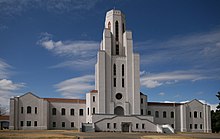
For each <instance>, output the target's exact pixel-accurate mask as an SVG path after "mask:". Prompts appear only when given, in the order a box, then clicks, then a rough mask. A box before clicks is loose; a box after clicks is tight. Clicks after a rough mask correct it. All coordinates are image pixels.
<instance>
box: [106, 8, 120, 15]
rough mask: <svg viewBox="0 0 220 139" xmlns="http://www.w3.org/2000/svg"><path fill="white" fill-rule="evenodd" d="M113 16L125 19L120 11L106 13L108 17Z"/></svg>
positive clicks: (113, 10)
mask: <svg viewBox="0 0 220 139" xmlns="http://www.w3.org/2000/svg"><path fill="white" fill-rule="evenodd" d="M112 15H118V16H123V17H124V14H123V13H122V12H121V11H120V10H115V9H112V10H110V11H108V12H107V13H106V17H108V16H112Z"/></svg>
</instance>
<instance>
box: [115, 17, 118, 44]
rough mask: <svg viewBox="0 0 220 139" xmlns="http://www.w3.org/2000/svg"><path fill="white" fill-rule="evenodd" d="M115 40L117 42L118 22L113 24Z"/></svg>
mask: <svg viewBox="0 0 220 139" xmlns="http://www.w3.org/2000/svg"><path fill="white" fill-rule="evenodd" d="M115 40H116V41H118V21H116V22H115Z"/></svg>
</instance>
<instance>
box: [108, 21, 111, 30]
mask: <svg viewBox="0 0 220 139" xmlns="http://www.w3.org/2000/svg"><path fill="white" fill-rule="evenodd" d="M108 29H109V30H111V22H108Z"/></svg>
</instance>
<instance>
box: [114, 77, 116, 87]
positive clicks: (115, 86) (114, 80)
mask: <svg viewBox="0 0 220 139" xmlns="http://www.w3.org/2000/svg"><path fill="white" fill-rule="evenodd" d="M114 87H116V78H114Z"/></svg>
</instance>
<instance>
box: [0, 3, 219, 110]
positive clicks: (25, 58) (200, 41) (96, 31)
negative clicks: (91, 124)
mask: <svg viewBox="0 0 220 139" xmlns="http://www.w3.org/2000/svg"><path fill="white" fill-rule="evenodd" d="M219 7H220V1H219V0H193V1H191V0H178V1H177V0H166V1H165V0H135V1H132V0H108V1H106V0H80V1H79V0H62V1H60V0H31V1H30V0H0V105H3V106H6V107H8V106H9V99H10V98H11V97H14V96H21V95H23V94H25V93H27V92H32V93H34V94H35V95H37V96H39V97H42V98H44V97H56V98H82V99H84V98H85V94H86V93H87V92H89V91H90V90H93V89H94V88H95V87H94V84H95V83H94V80H95V77H94V73H95V67H94V66H95V63H96V56H97V51H98V50H99V44H100V41H101V40H102V33H103V29H104V21H105V14H106V12H107V11H109V10H111V9H114V8H115V9H118V10H121V11H122V12H123V13H124V14H125V16H126V27H127V30H131V31H132V33H133V42H134V46H133V47H134V52H135V53H139V54H140V58H141V59H140V82H141V88H140V90H141V92H143V93H144V94H146V95H148V101H158V102H186V101H190V100H192V99H198V100H200V101H202V102H204V103H208V104H210V105H211V106H213V108H214V107H215V106H216V105H217V104H218V103H219V100H218V99H217V97H216V96H215V95H216V94H217V92H218V91H220V8H219Z"/></svg>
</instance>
